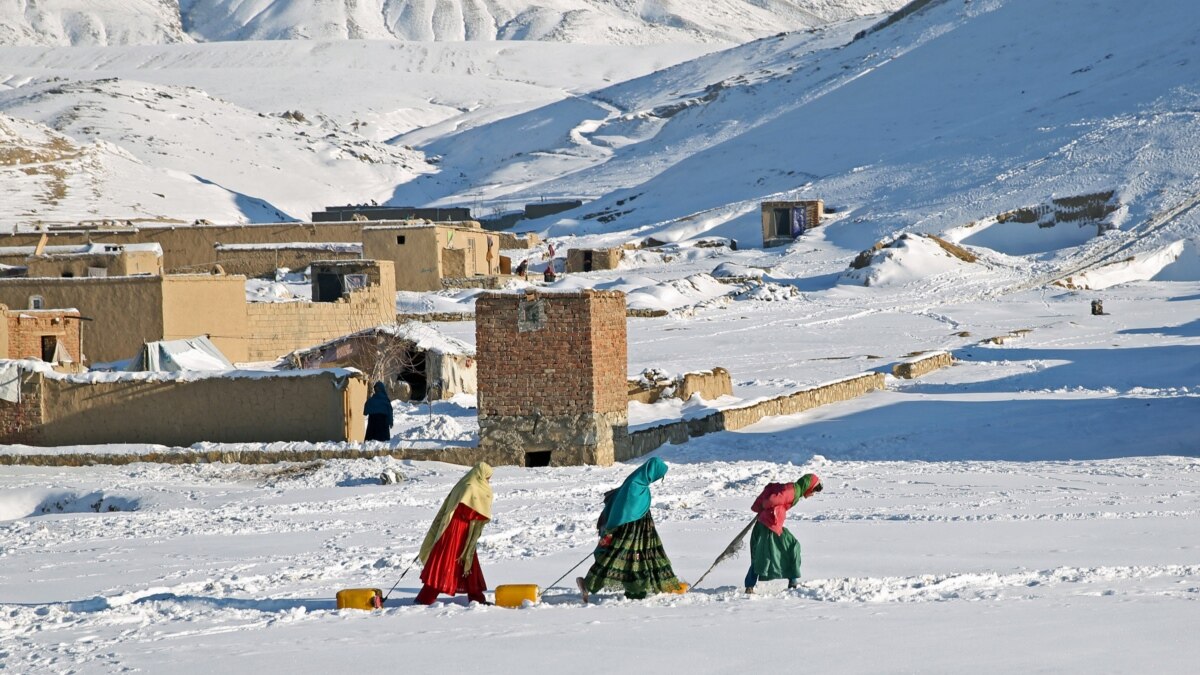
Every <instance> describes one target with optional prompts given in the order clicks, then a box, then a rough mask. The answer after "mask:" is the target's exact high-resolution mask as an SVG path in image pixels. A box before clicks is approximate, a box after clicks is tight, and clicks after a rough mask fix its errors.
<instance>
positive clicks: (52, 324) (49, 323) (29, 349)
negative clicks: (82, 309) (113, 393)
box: [0, 310, 80, 363]
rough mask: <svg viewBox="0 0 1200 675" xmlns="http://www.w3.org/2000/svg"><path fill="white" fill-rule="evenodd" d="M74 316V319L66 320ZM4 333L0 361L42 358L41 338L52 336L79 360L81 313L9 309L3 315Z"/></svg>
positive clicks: (73, 359)
mask: <svg viewBox="0 0 1200 675" xmlns="http://www.w3.org/2000/svg"><path fill="white" fill-rule="evenodd" d="M66 317H73V318H66ZM3 322H4V329H3V332H4V334H5V337H4V338H0V346H3V347H4V351H2V352H0V358H8V359H41V358H42V336H44V335H53V336H55V337H56V338H58V342H59V344H61V345H62V346H63V348H65V349H66V350H67V353H68V354H70V355H71V360H72V361H74V362H75V363H80V360H79V324H80V322H79V312H75V311H67V310H40V311H36V310H35V311H31V310H21V311H12V310H8V311H5V312H3Z"/></svg>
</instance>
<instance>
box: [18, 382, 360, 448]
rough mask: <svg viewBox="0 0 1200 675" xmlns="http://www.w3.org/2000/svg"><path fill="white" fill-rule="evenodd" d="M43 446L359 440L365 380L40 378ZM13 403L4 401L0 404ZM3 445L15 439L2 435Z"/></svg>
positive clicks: (36, 440) (36, 435) (35, 437)
mask: <svg viewBox="0 0 1200 675" xmlns="http://www.w3.org/2000/svg"><path fill="white" fill-rule="evenodd" d="M36 379H37V381H38V382H39V383H40V390H41V392H40V396H41V402H42V410H43V418H42V424H41V426H40V427H39V428H37V429H36V430H35V431H33V432H31V433H30V432H27V436H29V437H30V440H29V441H28V442H29V443H30V444H33V445H39V446H59V445H91V444H102V443H155V444H162V445H177V446H187V445H191V444H193V443H199V442H203V441H211V442H223V443H251V442H257V443H266V442H275V441H344V440H351V441H360V440H362V438H363V436H364V433H365V425H366V423H365V421H364V419H363V416H362V407H363V404H364V403H365V402H366V392H367V385H366V381H365V380H364V379H363V378H362V377H361V376H360V375H357V374H356V375H353V376H347V375H345V374H344V373H343V374H338V373H335V372H333V371H308V372H305V373H304V374H303V375H295V376H291V377H232V378H231V377H212V378H205V379H199V380H187V379H179V380H168V381H161V380H160V381H155V380H153V379H137V380H129V381H118V382H76V381H72V380H73V379H76V378H62V379H56V378H50V377H45V376H41V375H38V376H36ZM11 405H12V404H8V403H3V402H0V409H7V408H8V407H9V406H11ZM0 442H5V443H10V442H13V441H11V440H9V439H8V438H0Z"/></svg>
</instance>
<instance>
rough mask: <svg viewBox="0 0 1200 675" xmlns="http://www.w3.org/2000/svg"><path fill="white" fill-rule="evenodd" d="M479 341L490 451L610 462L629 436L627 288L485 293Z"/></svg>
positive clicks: (529, 459) (539, 461) (482, 410)
mask: <svg viewBox="0 0 1200 675" xmlns="http://www.w3.org/2000/svg"><path fill="white" fill-rule="evenodd" d="M475 345H476V358H477V359H478V361H479V370H478V391H479V443H480V446H481V448H482V449H484V450H485V451H487V452H490V453H495V455H494V456H496V455H498V456H501V457H504V458H506V459H507V460H509V461H511V462H512V463H514V464H518V465H525V466H547V465H553V466H564V465H573V464H602V465H607V464H612V462H613V458H614V449H615V448H617V447H623V446H624V445H626V444H628V442H629V436H628V431H627V429H628V424H629V418H628V393H627V391H626V372H627V368H628V366H627V352H626V342H625V294H624V293H621V292H619V291H592V290H585V291H582V292H576V293H534V292H527V293H525V294H523V295H521V294H512V293H507V294H502V293H486V294H483V295H480V296H479V298H478V300H477V301H476V303H475Z"/></svg>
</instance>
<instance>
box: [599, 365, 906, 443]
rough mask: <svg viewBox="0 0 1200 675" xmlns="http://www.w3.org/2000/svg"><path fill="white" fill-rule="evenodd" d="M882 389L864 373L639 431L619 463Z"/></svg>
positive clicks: (878, 377) (878, 376) (876, 377)
mask: <svg viewBox="0 0 1200 675" xmlns="http://www.w3.org/2000/svg"><path fill="white" fill-rule="evenodd" d="M883 388H884V376H883V374H882V373H863V374H862V375H856V376H854V377H850V378H846V379H843V380H837V381H835V382H829V383H826V384H819V385H816V386H814V387H810V388H808V389H802V390H800V391H797V392H795V393H792V394H787V395H785V396H779V397H776V398H772V399H768V400H766V401H760V402H758V403H754V404H751V405H748V406H742V407H739V408H728V409H725V410H718V411H717V412H715V413H713V414H711V415H706V416H704V417H698V418H694V419H690V420H680V421H678V422H671V423H668V424H662V425H658V426H654V427H650V428H648V429H639V430H637V431H633V432H630V433H629V445H628V446H626V448H624V451H623V452H618V453H617V456H616V458H617V461H622V462H623V461H627V460H630V459H633V458H635V457H641V456H642V455H645V454H648V453H651V452H654V451H655V450H657V449H658V448H659V447H661V446H662V445H665V444H667V443H672V444H678V443H685V442H687V440H688V438H690V437H692V436H703V435H705V434H710V433H714V432H717V431H736V430H738V429H742V428H744V427H748V426H750V425H751V424H754V423H756V422H758V421H760V420H762V419H763V418H764V417H769V416H776V415H794V414H796V413H801V412H804V411H805V410H811V409H812V408H816V407H818V406H822V405H828V404H830V403H838V402H840V401H849V400H850V399H853V398H857V397H859V396H862V395H864V394H868V393H870V392H872V391H875V390H877V389H883Z"/></svg>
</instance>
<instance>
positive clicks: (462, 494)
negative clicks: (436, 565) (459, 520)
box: [421, 462, 492, 571]
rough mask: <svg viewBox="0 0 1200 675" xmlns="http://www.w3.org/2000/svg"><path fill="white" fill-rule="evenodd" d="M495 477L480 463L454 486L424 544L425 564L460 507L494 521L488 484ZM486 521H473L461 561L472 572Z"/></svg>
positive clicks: (487, 467)
mask: <svg viewBox="0 0 1200 675" xmlns="http://www.w3.org/2000/svg"><path fill="white" fill-rule="evenodd" d="M491 477H492V467H490V466H488V464H487V463H486V462H479V463H478V464H476V465H475V466H474V467H472V468H471V470H470V471H468V472H467V475H465V476H463V477H462V478H461V479H460V480H459V481H458V483H456V484H455V485H454V488H453V489H452V490H450V494H448V495H446V500H445V501H444V502H442V508H440V509H438V512H437V515H436V516H434V517H433V524H432V525H430V526H429V531H428V532H426V533H425V541H424V543H422V544H421V562H422V563H424V562H427V561H428V560H429V553H430V552H431V551H433V545H434V544H436V543H437V540H438V539H440V538H441V537H442V533H443V532H445V531H446V528H447V527H449V526H450V520H451V519H453V518H454V510H455V509H457V508H458V505H459V504H466V505H467V507H469V508H470V509H471V510H473V511H475V512H476V513H478V514H479V515H481V516H483V517H484V518H487V519H488V520H491V519H492V486H491V484H490V483H488V479H490V478H491ZM483 522H484V521H482V520H472V521H471V525H470V529H469V530H468V532H467V545H466V546H465V547H463V554H462V558H461V560H462V561H463V565H464V566H463V569H464V571H470V565H471V561H472V560H473V559H474V557H475V544H476V542H478V541H479V533H480V532H482V531H483Z"/></svg>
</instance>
